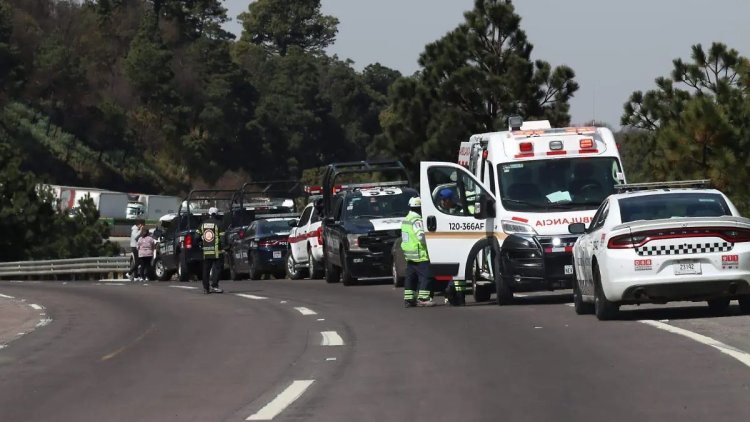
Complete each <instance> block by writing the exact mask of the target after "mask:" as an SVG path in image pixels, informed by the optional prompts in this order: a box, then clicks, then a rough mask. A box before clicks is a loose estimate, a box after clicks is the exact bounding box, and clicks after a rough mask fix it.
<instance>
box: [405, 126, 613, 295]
mask: <svg viewBox="0 0 750 422" xmlns="http://www.w3.org/2000/svg"><path fill="white" fill-rule="evenodd" d="M508 124H509V127H508V130H507V131H501V132H492V133H483V134H477V135H473V136H471V137H470V139H469V141H468V142H462V143H461V146H460V149H459V157H458V163H457V164H454V163H448V162H422V163H421V166H420V196H421V197H422V215H423V218H424V221H425V227H426V229H427V231H426V240H427V248H428V251H429V254H430V262H431V272H432V275H433V276H434V277H435V278H436V279H438V280H466V282H467V284H468V285H470V286H472V290H473V295H474V299H475V300H476V301H478V302H482V301H489V300H490V297H491V294H492V293H496V300H497V303H498V304H499V305H504V304H508V303H511V302H512V301H513V299H514V293H519V292H529V291H540V290H555V289H569V288H571V287H572V283H573V281H574V279H575V278H574V277H575V276H574V268H573V256H572V251H573V245H574V244H575V242H576V239H577V236H576V235H571V234H570V233H569V231H568V226H569V225H570V224H575V223H584V224H586V225H588V224H589V223H590V222H591V219H592V217H593V216H594V213H595V212H596V210H597V208H598V207H599V205H600V204H601V203H602V201H603V200H604V198H606V197H607V196H609V195H610V194H612V193H613V192H614V191H615V186H617V185H620V184H624V183H625V174H624V171H623V167H622V162H621V159H620V155H619V153H618V149H617V144H616V143H615V139H614V136H613V134H612V132H611V131H610V130H609V129H607V128H604V127H567V128H552V127H551V126H550V123H549V122H548V121H546V120H545V121H529V122H524V121H523V119H522V118H520V117H517V116H515V117H511V118H510V119H508Z"/></svg>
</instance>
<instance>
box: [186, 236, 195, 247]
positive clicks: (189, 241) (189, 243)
mask: <svg viewBox="0 0 750 422" xmlns="http://www.w3.org/2000/svg"><path fill="white" fill-rule="evenodd" d="M192 248H193V236H190V235H189V234H188V235H186V236H185V249H192Z"/></svg>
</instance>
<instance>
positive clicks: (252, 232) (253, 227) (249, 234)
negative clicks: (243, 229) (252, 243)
mask: <svg viewBox="0 0 750 422" xmlns="http://www.w3.org/2000/svg"><path fill="white" fill-rule="evenodd" d="M257 225H258V223H257V222H255V221H254V222H253V223H252V224H250V227H249V228H248V229H247V237H255V230H256V227H257Z"/></svg>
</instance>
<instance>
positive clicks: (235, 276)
mask: <svg viewBox="0 0 750 422" xmlns="http://www.w3.org/2000/svg"><path fill="white" fill-rule="evenodd" d="M227 267H229V279H230V280H232V281H237V280H239V279H240V274H239V273H238V272H237V270H236V269H235V268H234V258H227Z"/></svg>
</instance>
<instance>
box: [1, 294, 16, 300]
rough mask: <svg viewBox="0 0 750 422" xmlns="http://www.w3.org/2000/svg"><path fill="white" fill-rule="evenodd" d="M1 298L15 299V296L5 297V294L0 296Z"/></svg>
mask: <svg viewBox="0 0 750 422" xmlns="http://www.w3.org/2000/svg"><path fill="white" fill-rule="evenodd" d="M0 297H4V298H6V299H15V298H14V297H13V296H8V295H3V294H0Z"/></svg>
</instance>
